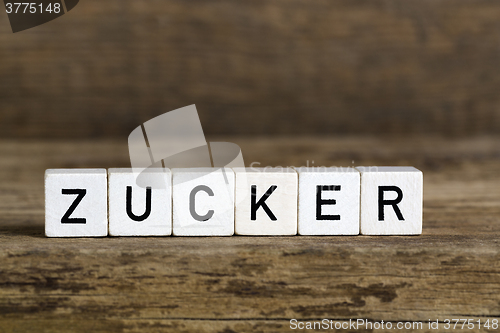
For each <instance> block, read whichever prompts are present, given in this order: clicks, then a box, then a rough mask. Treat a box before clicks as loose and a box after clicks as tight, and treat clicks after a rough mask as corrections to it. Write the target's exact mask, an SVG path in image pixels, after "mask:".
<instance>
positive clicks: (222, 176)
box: [172, 168, 234, 236]
mask: <svg viewBox="0 0 500 333" xmlns="http://www.w3.org/2000/svg"><path fill="white" fill-rule="evenodd" d="M172 181H173V191H172V197H173V234H174V235H175V236H232V235H233V234H234V172H233V170H232V169H230V168H186V169H181V168H174V169H172Z"/></svg>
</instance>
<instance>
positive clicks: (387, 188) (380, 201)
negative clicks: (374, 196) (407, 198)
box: [378, 186, 405, 221]
mask: <svg viewBox="0 0 500 333" xmlns="http://www.w3.org/2000/svg"><path fill="white" fill-rule="evenodd" d="M385 191H394V192H396V193H397V194H398V197H397V198H396V199H394V200H384V192H385ZM401 200H403V191H401V189H400V188H399V187H397V186H379V187H378V220H379V221H383V220H384V206H392V208H393V209H394V212H395V213H396V216H397V217H398V220H400V221H404V220H405V219H404V218H403V214H401V211H400V210H399V207H398V206H397V205H398V203H400V202H401Z"/></svg>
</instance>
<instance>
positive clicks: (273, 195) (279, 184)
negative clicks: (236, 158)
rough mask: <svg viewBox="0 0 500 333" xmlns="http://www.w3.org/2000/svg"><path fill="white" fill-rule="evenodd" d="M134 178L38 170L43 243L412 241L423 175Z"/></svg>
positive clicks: (208, 171)
mask: <svg viewBox="0 0 500 333" xmlns="http://www.w3.org/2000/svg"><path fill="white" fill-rule="evenodd" d="M142 176H143V178H142V183H141V184H140V185H141V186H139V185H137V184H136V175H135V174H134V173H133V172H132V169H116V168H115V169H109V170H108V171H106V169H49V170H46V172H45V234H46V236H47V237H103V236H107V235H108V232H109V235H111V236H170V235H172V234H173V235H174V236H231V235H233V234H237V235H252V236H257V235H262V236H265V235H267V236H271V235H276V236H278V235H296V234H297V233H298V234H299V235H358V234H360V233H361V234H363V235H418V234H421V233H422V201H423V198H422V196H423V175H422V172H421V171H419V170H417V169H415V168H413V167H357V168H321V167H319V168H314V167H302V168H287V169H283V168H232V169H231V168H222V169H220V168H219V169H215V168H192V169H188V168H186V169H172V170H170V169H157V170H151V171H149V172H148V171H146V172H144V173H143V174H142ZM144 176H146V177H145V178H144ZM108 178H109V179H108ZM148 182H150V183H151V186H148ZM158 183H163V184H164V185H165V186H163V188H158V186H157V185H158ZM108 203H109V210H108ZM108 222H109V223H108Z"/></svg>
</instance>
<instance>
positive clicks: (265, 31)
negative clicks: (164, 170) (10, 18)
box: [0, 0, 500, 138]
mask: <svg viewBox="0 0 500 333" xmlns="http://www.w3.org/2000/svg"><path fill="white" fill-rule="evenodd" d="M1 17H2V18H1V21H0V23H1V24H0V43H1V45H2V48H1V49H0V59H1V61H0V115H1V118H2V121H1V122H0V136H1V137H4V138H10V137H17V138H19V137H32V138H37V137H42V138H68V137H73V138H75V137H78V138H88V137H117V136H119V137H122V136H124V135H127V134H128V133H129V132H130V131H131V130H132V129H134V128H135V127H136V126H138V125H139V124H140V123H142V122H144V121H146V120H148V119H150V118H152V117H154V116H157V115H159V114H161V113H163V112H166V111H170V110H173V109H176V108H179V107H182V106H186V105H190V104H193V103H195V104H197V106H198V108H199V111H200V115H201V119H202V123H203V125H204V128H205V131H206V132H207V133H208V134H210V135H228V134H231V135H239V134H265V135H271V134H272V135H284V134H286V135H292V134H308V135H317V134H359V133H363V134H366V133H368V134H370V133H371V134H373V133H386V134H391V133H392V134H401V133H440V134H447V135H455V136H463V135H470V134H478V133H498V131H499V129H500V112H499V110H500V109H499V107H498V106H499V105H500V97H499V96H500V95H499V94H498V87H499V86H500V66H498V64H499V60H500V51H499V48H498V40H499V38H500V3H499V2H496V1H489V0H476V1H468V0H442V1H434V0H420V1H416V2H408V1H404V2H401V1H398V0H374V1H351V0H342V1H328V0H312V1H310V0H257V1H231V0H211V1H201V0H193V1H179V0H166V1H155V0H141V1H137V0H108V1H98V0H86V1H81V2H80V4H79V5H78V6H77V7H75V9H73V10H72V11H71V12H70V13H69V14H67V15H65V16H63V17H61V18H59V19H57V20H54V21H52V22H50V23H48V24H45V25H43V26H40V27H37V28H34V29H30V30H27V31H24V32H21V33H17V34H12V32H11V31H10V27H9V25H8V22H7V17H6V15H2V16H1Z"/></svg>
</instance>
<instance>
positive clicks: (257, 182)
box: [233, 167, 298, 236]
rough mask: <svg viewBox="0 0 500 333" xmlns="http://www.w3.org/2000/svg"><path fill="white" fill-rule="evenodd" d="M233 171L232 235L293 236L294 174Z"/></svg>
mask: <svg viewBox="0 0 500 333" xmlns="http://www.w3.org/2000/svg"><path fill="white" fill-rule="evenodd" d="M233 170H234V171H235V174H236V211H235V233H236V234H237V235H267V236H275V235H296V234H297V195H298V193H297V187H298V179H297V172H296V171H295V170H293V169H286V168H279V167H277V168H234V169H233ZM252 193H254V195H252Z"/></svg>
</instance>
